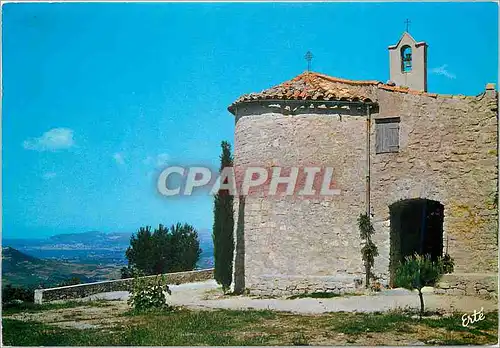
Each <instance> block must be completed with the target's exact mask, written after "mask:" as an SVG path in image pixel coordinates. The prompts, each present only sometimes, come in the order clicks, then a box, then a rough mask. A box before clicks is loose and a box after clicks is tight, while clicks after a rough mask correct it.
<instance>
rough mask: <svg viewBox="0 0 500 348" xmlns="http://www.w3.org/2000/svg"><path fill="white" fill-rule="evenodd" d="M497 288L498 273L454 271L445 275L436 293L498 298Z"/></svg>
mask: <svg viewBox="0 0 500 348" xmlns="http://www.w3.org/2000/svg"><path fill="white" fill-rule="evenodd" d="M497 288H498V275H497V274H480V273H469V274H467V273H454V274H446V275H445V276H443V278H442V279H441V281H440V282H439V283H438V284H437V285H436V287H435V289H434V293H436V294H445V295H472V296H481V297H485V298H497V297H498V289H497Z"/></svg>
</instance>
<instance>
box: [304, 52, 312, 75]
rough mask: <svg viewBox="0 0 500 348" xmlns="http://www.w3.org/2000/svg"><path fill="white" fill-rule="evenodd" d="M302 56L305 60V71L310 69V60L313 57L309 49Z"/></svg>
mask: <svg viewBox="0 0 500 348" xmlns="http://www.w3.org/2000/svg"><path fill="white" fill-rule="evenodd" d="M304 58H305V59H306V60H307V71H311V60H312V59H313V58H314V56H313V54H312V53H311V51H307V52H306V55H305V56H304Z"/></svg>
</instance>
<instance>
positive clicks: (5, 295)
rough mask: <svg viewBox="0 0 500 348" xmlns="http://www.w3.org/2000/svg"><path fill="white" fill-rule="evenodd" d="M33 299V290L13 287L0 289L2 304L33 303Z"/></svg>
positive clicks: (7, 286)
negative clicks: (0, 291) (0, 290)
mask: <svg viewBox="0 0 500 348" xmlns="http://www.w3.org/2000/svg"><path fill="white" fill-rule="evenodd" d="M34 299H35V291H34V290H33V289H28V288H23V287H15V286H12V285H10V284H9V285H6V286H4V287H3V289H2V304H9V303H14V302H19V301H22V302H33V301H34Z"/></svg>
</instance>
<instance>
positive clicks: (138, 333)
mask: <svg viewBox="0 0 500 348" xmlns="http://www.w3.org/2000/svg"><path fill="white" fill-rule="evenodd" d="M64 314H65V313H64V311H63V312H62V313H61V317H62V316H63V315H64ZM121 318H122V320H120V321H119V324H117V325H116V326H114V327H111V328H110V327H107V328H92V329H69V328H60V327H57V326H54V325H47V324H42V323H38V322H23V321H19V320H13V319H8V318H5V319H3V334H4V343H5V344H6V345H15V346H41V345H43V346H73V345H77V346H82V345H84V346H116V345H119V346H130V345H132V346H143V345H146V346H171V345H174V346H184V345H190V346H193V345H205V346H211V345H217V346H255V345H259V346H265V345H300V346H305V345H318V344H319V345H344V344H348V343H354V342H356V344H361V345H366V344H368V345H369V344H370V343H372V344H381V342H382V343H385V342H395V341H397V342H398V343H397V344H398V345H400V344H403V343H404V344H409V342H414V341H415V340H417V339H418V340H419V341H422V342H426V343H428V344H450V343H453V344H471V343H474V344H493V343H496V341H497V332H496V329H497V325H498V318H497V313H496V312H495V313H488V314H486V317H485V320H483V321H481V322H478V323H475V324H474V326H471V327H468V328H463V327H462V325H461V323H462V322H461V317H460V315H459V314H457V315H454V316H451V317H447V318H445V317H442V318H438V319H431V318H424V319H422V320H418V319H415V318H412V316H411V315H408V314H406V313H404V312H389V313H364V314H363V313H329V314H323V315H296V314H291V313H283V312H273V311H269V310H248V311H237V310H213V311H191V310H187V309H183V308H174V310H172V311H152V312H148V313H138V312H133V311H129V312H127V313H125V315H124V316H123V317H121ZM396 339H397V340H396ZM405 340H406V341H405ZM405 342H406V343H405ZM393 344H394V343H393ZM404 344H403V345H404Z"/></svg>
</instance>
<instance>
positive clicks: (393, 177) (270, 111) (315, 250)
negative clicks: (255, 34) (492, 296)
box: [234, 89, 498, 295]
mask: <svg viewBox="0 0 500 348" xmlns="http://www.w3.org/2000/svg"><path fill="white" fill-rule="evenodd" d="M374 100H376V101H377V102H378V104H379V107H378V110H375V113H374V114H373V115H372V120H375V119H377V118H384V117H399V118H400V120H401V121H400V150H399V152H398V153H386V154H375V122H372V128H371V131H370V133H371V135H370V136H371V144H372V147H371V151H370V157H371V167H370V171H371V192H370V195H371V211H372V218H373V220H372V221H373V222H374V227H375V235H374V241H375V243H376V244H377V246H378V248H379V253H380V255H379V256H378V257H377V258H376V261H375V272H376V275H377V276H378V277H379V279H380V280H381V281H382V283H383V284H387V283H388V280H389V250H390V237H389V232H390V216H389V206H390V205H391V204H393V203H395V202H397V201H399V200H402V199H408V198H427V199H431V200H436V201H439V202H440V203H441V204H443V205H444V236H443V239H444V243H443V244H444V245H445V246H446V247H447V248H448V252H449V254H450V255H451V256H452V257H453V258H454V259H455V271H456V272H458V273H463V274H478V273H492V274H495V273H496V272H497V271H498V264H497V252H498V248H497V241H498V237H497V236H498V229H497V218H498V216H497V210H496V207H495V205H494V201H495V197H496V196H495V195H496V193H497V185H498V181H497V176H498V167H497V164H498V163H497V122H498V99H497V93H496V91H494V90H487V91H486V92H485V93H482V94H481V95H479V96H477V97H465V96H440V95H431V94H423V95H418V94H412V93H402V92H394V91H386V90H383V89H379V90H378V91H377V95H376V97H375V98H374ZM283 104H285V103H283ZM365 127H366V117H365V115H364V113H362V112H358V111H357V110H347V109H337V110H334V109H329V108H325V109H323V110H319V109H317V108H316V109H310V108H305V109H300V108H298V109H296V110H295V111H293V110H291V109H283V108H281V109H279V108H274V106H272V107H271V106H270V105H268V104H267V105H266V104H265V103H260V104H257V103H254V104H251V103H249V104H244V105H240V106H239V109H238V110H237V113H236V127H235V128H236V129H235V149H234V150H235V169H236V171H238V170H239V169H238V168H240V169H241V168H244V167H246V166H264V167H266V168H272V167H276V166H282V167H290V166H299V167H300V166H305V165H308V166H319V167H327V166H332V167H334V168H335V171H334V180H335V182H336V185H337V186H338V188H340V189H341V194H340V195H339V196H333V197H329V198H326V199H325V198H324V197H321V198H320V197H313V198H307V199H297V198H296V197H266V196H265V194H263V193H262V192H253V193H252V194H251V195H248V196H246V197H245V205H244V209H243V210H241V209H239V203H238V200H237V199H236V200H235V215H236V216H235V221H238V218H239V221H241V222H242V226H240V227H241V228H240V229H239V230H238V231H237V233H235V236H239V237H240V238H241V239H242V240H240V241H238V238H237V237H236V239H237V240H236V243H237V245H238V242H239V248H240V249H239V251H238V252H237V253H236V254H238V257H239V263H238V264H236V263H235V267H234V272H235V277H238V279H242V280H241V281H240V282H239V286H240V288H241V289H243V288H247V289H249V290H250V291H251V292H252V293H259V294H271V295H277V294H283V293H296V292H305V291H335V292H343V291H351V290H352V289H355V288H356V287H357V286H359V283H360V281H362V280H363V274H364V269H363V266H362V265H363V264H362V260H361V253H360V249H361V240H360V239H359V231H358V227H357V218H358V216H359V214H360V213H363V212H364V211H365V202H366V198H365V192H366V190H365V173H366V149H365V147H366V128H365ZM237 175H238V173H237ZM282 175H284V176H285V174H282ZM241 214H243V216H241ZM235 229H236V226H235ZM238 265H239V266H238ZM463 279H467V277H466V278H463ZM467 286H468V287H469V289H470V287H471V285H466V287H467ZM472 286H475V285H472ZM490 288H491V286H490ZM478 289H479V288H478ZM479 290H480V289H479ZM479 290H478V291H476V294H477V293H479ZM488 291H489V290H488ZM483 292H484V291H483ZM469 293H472V292H470V291H469Z"/></svg>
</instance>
